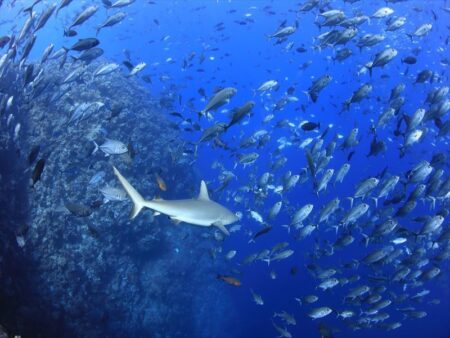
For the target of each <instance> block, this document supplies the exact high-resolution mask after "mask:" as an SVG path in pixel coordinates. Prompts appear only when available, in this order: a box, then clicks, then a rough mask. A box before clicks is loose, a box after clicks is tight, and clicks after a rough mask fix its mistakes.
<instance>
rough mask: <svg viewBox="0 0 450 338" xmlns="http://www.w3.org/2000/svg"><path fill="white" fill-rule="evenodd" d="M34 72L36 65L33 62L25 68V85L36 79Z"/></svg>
mask: <svg viewBox="0 0 450 338" xmlns="http://www.w3.org/2000/svg"><path fill="white" fill-rule="evenodd" d="M33 72H34V66H33V64H32V63H31V64H29V65H28V66H27V68H26V69H25V77H24V81H23V82H24V84H23V86H24V87H26V86H27V84H29V83H30V82H32V81H33V80H34V77H33Z"/></svg>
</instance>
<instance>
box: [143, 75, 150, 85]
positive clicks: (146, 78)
mask: <svg viewBox="0 0 450 338" xmlns="http://www.w3.org/2000/svg"><path fill="white" fill-rule="evenodd" d="M142 80H144V81H145V82H147V83H152V78H151V77H150V75H143V76H142Z"/></svg>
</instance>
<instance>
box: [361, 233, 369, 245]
mask: <svg viewBox="0 0 450 338" xmlns="http://www.w3.org/2000/svg"><path fill="white" fill-rule="evenodd" d="M361 236H363V241H364V245H365V246H366V248H367V246H368V245H369V242H370V237H369V236H367V235H366V234H364V233H361Z"/></svg>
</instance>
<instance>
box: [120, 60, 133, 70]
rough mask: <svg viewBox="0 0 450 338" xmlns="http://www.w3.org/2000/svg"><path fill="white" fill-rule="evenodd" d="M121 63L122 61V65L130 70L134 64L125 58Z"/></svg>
mask: <svg viewBox="0 0 450 338" xmlns="http://www.w3.org/2000/svg"><path fill="white" fill-rule="evenodd" d="M122 63H123V65H124V66H125V67H127V68H128V70H130V71H131V70H132V69H133V68H134V66H133V65H132V64H131V62H130V61H127V60H125V61H123V62H122Z"/></svg>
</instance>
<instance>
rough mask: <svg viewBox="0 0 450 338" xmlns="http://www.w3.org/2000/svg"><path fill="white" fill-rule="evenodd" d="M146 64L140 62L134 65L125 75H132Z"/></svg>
mask: <svg viewBox="0 0 450 338" xmlns="http://www.w3.org/2000/svg"><path fill="white" fill-rule="evenodd" d="M145 66H147V64H146V63H145V62H140V63H138V64H137V65H136V66H134V67H132V68H131V70H130V73H129V74H128V75H127V77H132V76H134V75H136V74H137V73H139V72H140V71H142V70H143V69H144V68H145Z"/></svg>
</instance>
